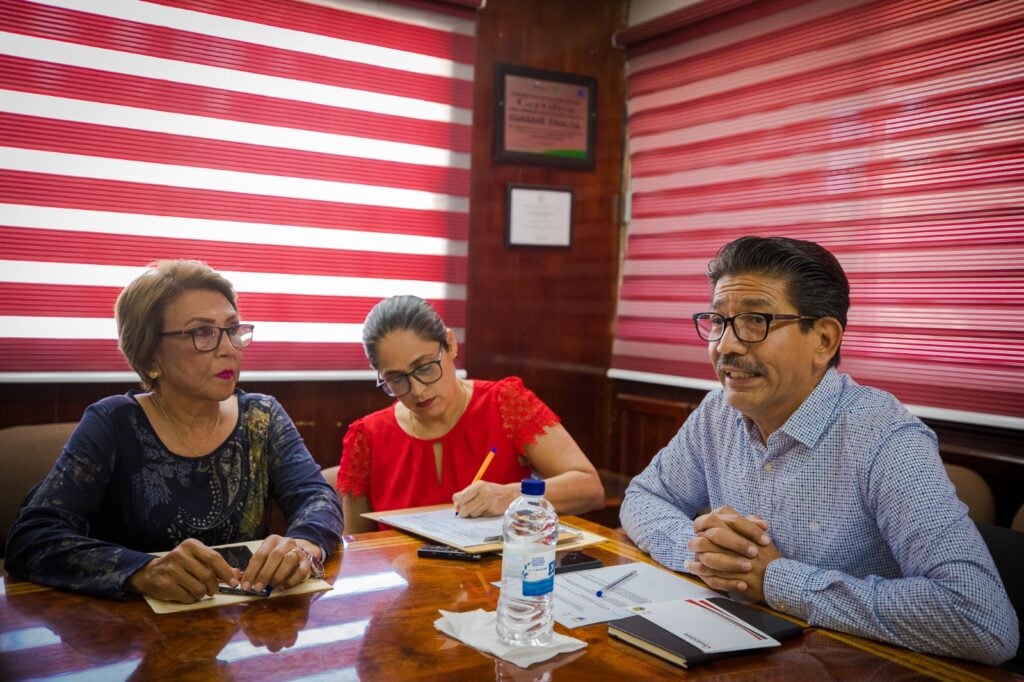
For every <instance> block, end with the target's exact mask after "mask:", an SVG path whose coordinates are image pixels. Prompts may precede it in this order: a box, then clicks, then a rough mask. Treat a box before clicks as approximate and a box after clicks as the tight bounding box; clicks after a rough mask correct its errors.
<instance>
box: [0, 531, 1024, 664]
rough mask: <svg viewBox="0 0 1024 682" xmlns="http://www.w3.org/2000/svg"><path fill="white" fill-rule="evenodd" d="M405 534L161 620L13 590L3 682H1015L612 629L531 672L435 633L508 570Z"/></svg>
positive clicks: (815, 633) (147, 613)
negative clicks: (715, 649)
mask: <svg viewBox="0 0 1024 682" xmlns="http://www.w3.org/2000/svg"><path fill="white" fill-rule="evenodd" d="M565 520H566V521H567V522H569V523H572V524H573V525H577V526H579V527H581V528H584V529H586V530H590V531H593V532H596V533H599V534H601V535H602V536H604V537H607V538H608V539H609V540H608V541H607V542H605V543H602V544H600V545H595V546H593V547H588V548H587V549H586V551H587V552H588V553H589V554H592V555H594V556H596V557H598V558H600V559H601V560H603V561H604V563H605V565H613V564H621V563H627V562H630V561H649V558H648V557H647V556H646V555H644V554H643V553H642V552H640V551H639V550H638V549H636V547H634V546H633V545H632V544H631V543H630V542H629V540H628V539H627V538H626V537H625V535H623V534H622V533H621V532H616V531H612V530H609V529H607V528H603V527H601V526H597V525H595V524H591V523H588V522H587V521H584V520H582V519H575V518H572V517H569V518H566V519H565ZM421 544H423V541H422V540H419V539H417V538H415V537H412V536H409V535H406V534H404V533H401V532H398V531H386V532H380V533H366V534H362V535H355V536H350V537H346V538H345V545H344V549H343V550H342V551H339V552H337V553H336V555H335V556H334V557H333V558H332V560H331V561H330V562H329V564H328V566H327V569H328V571H327V580H328V582H330V583H332V584H333V589H332V590H331V591H329V592H319V593H314V594H305V595H296V596H285V597H280V598H276V599H275V598H271V599H268V600H260V601H255V602H252V603H249V604H237V605H232V606H224V607H218V608H207V609H201V610H196V611H188V612H181V613H175V614H165V615H157V614H155V613H153V612H152V611H151V610H150V608H149V606H148V605H147V604H146V603H145V602H144V601H143V600H141V599H135V600H130V601H125V602H118V601H110V600H105V599H96V598H92V597H85V596H79V595H75V594H70V593H66V592H60V591H57V590H50V589H48V588H44V587H40V586H38V585H34V584H32V583H26V582H22V581H19V580H15V579H13V578H11V577H7V578H6V579H5V580H4V590H3V594H2V595H0V680H21V679H39V678H46V677H53V676H60V677H61V679H75V677H81V678H83V679H84V678H88V679H96V680H117V679H129V678H130V679H138V680H150V679H174V680H206V679H230V680H293V679H307V680H312V679H323V680H357V679H361V680H401V679H425V678H426V679H430V678H444V679H448V680H488V679H495V680H534V679H538V680H577V679H579V680H589V681H591V682H593V681H595V680H606V679H643V680H650V679H658V678H665V677H672V676H686V677H695V678H714V679H725V678H728V679H773V680H815V681H817V680H824V679H856V680H863V679H872V680H910V679H921V678H939V679H957V680H963V679H1006V680H1013V679H1019V678H1015V676H1014V675H1012V674H1010V673H1008V672H1006V671H1003V670H1001V669H999V668H989V667H985V666H980V665H973V664H969V663H964V662H961V661H957V660H954V659H946V658H937V657H931V656H923V655H920V654H915V653H913V652H910V651H907V650H904V649H900V648H896V647H890V646H886V645H883V644H878V643H875V642H869V641H866V640H863V639H859V638H857V637H853V636H849V635H843V634H840V633H834V632H829V631H824V630H818V629H810V630H808V631H807V632H806V633H805V634H804V635H803V636H802V637H798V638H797V639H795V640H792V641H789V642H786V643H785V644H783V646H781V647H778V648H775V649H771V650H768V653H761V652H757V653H751V654H744V655H739V656H734V657H731V658H728V659H725V660H720V661H716V662H714V663H711V664H708V665H705V666H700V667H698V668H695V669H693V670H689V671H686V670H683V669H682V668H678V667H675V666H672V665H670V664H668V663H664V662H662V661H660V660H659V659H657V658H655V657H653V656H651V655H649V654H647V653H645V652H643V651H641V650H640V649H637V648H634V647H632V646H630V645H628V644H625V643H623V642H620V641H617V640H612V639H609V637H608V633H607V630H608V628H607V626H606V625H604V624H598V625H592V626H588V627H583V628H576V629H574V630H566V629H564V628H563V627H562V626H560V625H556V628H557V629H558V631H560V632H564V633H566V634H570V635H571V636H574V637H577V638H579V639H583V640H586V642H587V643H588V646H587V647H586V648H584V649H582V650H580V651H577V652H573V653H569V654H563V655H560V656H558V657H556V658H553V659H551V660H549V661H547V662H544V663H540V664H537V665H534V666H532V667H530V668H527V669H523V668H519V667H517V666H515V665H512V664H509V663H506V662H504V661H501V660H499V659H496V658H493V657H491V656H489V655H486V654H483V653H480V652H478V651H476V650H474V649H471V648H469V647H467V646H464V645H463V644H461V643H459V642H458V641H456V640H453V639H451V638H449V637H447V636H445V635H443V634H441V633H440V632H438V631H437V630H436V629H434V625H433V622H434V620H435V619H436V618H438V616H439V614H438V609H445V610H448V611H468V610H473V609H477V608H483V609H487V610H493V609H494V608H495V606H496V604H497V600H498V589H497V588H496V587H494V586H493V585H491V583H492V582H494V581H496V580H498V578H499V576H500V570H501V559H500V558H499V557H495V556H488V557H487V558H485V559H484V560H483V561H482V562H480V563H469V562H461V561H450V560H443V559H420V558H418V557H417V556H416V548H417V547H419V546H420V545H421Z"/></svg>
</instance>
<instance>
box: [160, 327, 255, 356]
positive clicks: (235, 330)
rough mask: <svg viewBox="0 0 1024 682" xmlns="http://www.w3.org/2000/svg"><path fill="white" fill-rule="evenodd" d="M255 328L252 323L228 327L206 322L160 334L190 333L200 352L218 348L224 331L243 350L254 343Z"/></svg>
mask: <svg viewBox="0 0 1024 682" xmlns="http://www.w3.org/2000/svg"><path fill="white" fill-rule="evenodd" d="M253 329H254V327H253V325H251V324H233V325H230V326H228V327H215V326H213V325H211V324H204V325H203V326H201V327H195V328H194V329H182V330H181V331H178V332H163V333H162V334H160V336H180V335H182V334H188V335H189V336H191V337H192V345H193V346H195V347H196V350H197V351H199V352H200V353H209V352H210V351H212V350H216V348H217V346H219V345H220V340H221V339H222V338H224V332H227V334H228V341H230V342H231V345H232V346H234V347H235V348H238V349H239V350H241V349H242V348H248V347H249V344H251V343H252V330H253Z"/></svg>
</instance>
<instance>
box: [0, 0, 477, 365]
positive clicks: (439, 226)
mask: <svg viewBox="0 0 1024 682" xmlns="http://www.w3.org/2000/svg"><path fill="white" fill-rule="evenodd" d="M474 29H475V26H474V19H473V14H472V13H471V11H470V10H464V11H462V12H461V13H459V11H455V12H454V13H453V11H452V10H451V8H448V9H447V10H446V11H445V12H443V13H442V12H432V11H426V10H423V9H417V8H410V7H407V6H402V5H397V4H396V5H392V4H389V3H382V2H369V1H364V0H331V1H324V2H318V3H313V2H299V1H296V0H246V2H236V1H234V0H153V1H150V2H140V1H136V0H105V1H104V2H83V1H78V0H38V1H31V2H28V1H24V0H0V380H6V381H25V380H47V379H49V380H62V381H73V380H96V379H111V378H120V377H125V378H128V377H129V376H130V375H129V374H127V373H126V372H127V370H128V366H127V363H126V362H125V361H124V359H123V358H122V357H121V356H120V354H119V353H118V351H117V343H116V333H115V327H114V322H113V304H114V300H115V298H116V296H117V294H118V292H119V291H120V289H121V288H122V287H123V286H124V285H125V284H126V283H127V282H128V281H130V280H131V279H132V278H133V277H135V276H136V275H137V274H138V273H140V272H141V271H142V270H143V266H144V265H145V264H146V263H148V262H150V261H152V260H155V259H160V258H182V257H185V258H200V259H202V260H205V261H206V262H207V263H209V264H210V265H211V266H212V267H213V268H214V269H216V270H218V271H220V272H222V273H223V274H225V275H226V276H227V277H228V279H230V280H231V281H232V282H233V283H234V285H235V287H236V289H237V290H238V291H239V293H240V295H239V307H240V311H241V313H242V316H243V319H244V320H245V321H249V322H253V323H255V325H256V335H255V339H256V341H255V343H253V345H252V346H251V347H250V348H249V349H248V350H247V351H246V355H245V370H246V376H249V377H254V376H255V377H257V378H275V377H280V378H297V377H321V378H327V377H336V378H337V377H341V378H343V377H347V376H362V375H363V374H364V373H365V371H366V369H367V364H366V359H365V357H364V355H363V353H362V350H361V347H360V344H359V339H360V330H361V323H362V320H363V318H364V317H365V315H366V313H367V311H368V310H369V308H370V307H371V306H372V305H373V304H374V303H376V302H377V301H378V300H379V299H381V298H382V297H385V296H389V295H392V294H397V293H415V294H418V295H420V296H423V297H424V298H427V299H430V300H431V301H432V302H434V303H435V304H436V305H437V307H438V310H439V312H440V313H441V315H442V316H444V318H445V319H446V321H447V322H448V323H449V324H451V325H452V326H453V327H456V329H457V330H458V331H459V333H460V334H461V327H463V326H464V318H465V299H466V245H467V236H468V204H469V156H470V155H469V151H470V124H471V112H470V107H471V102H472V83H473V66H472V63H473V55H474ZM111 372H120V374H117V375H114V374H110V373H111Z"/></svg>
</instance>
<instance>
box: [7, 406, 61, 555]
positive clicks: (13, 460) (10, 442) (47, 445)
mask: <svg viewBox="0 0 1024 682" xmlns="http://www.w3.org/2000/svg"><path fill="white" fill-rule="evenodd" d="M77 425H78V422H60V423H56V424H32V425H29V426H10V427H8V428H6V429H0V557H2V556H3V555H4V551H5V550H4V547H5V546H6V545H7V533H8V532H9V531H10V529H11V525H12V524H13V523H14V519H15V517H17V515H18V510H19V509H21V503H22V502H24V501H25V496H26V495H28V491H29V490H31V489H32V486H34V485H35V484H36V483H39V481H41V480H43V477H44V476H46V474H47V472H49V471H50V468H51V467H53V463H54V462H55V461H57V457H58V456H59V455H60V453H61V450H63V449H64V443H66V442H67V440H68V437H69V436H70V435H71V432H72V431H74V430H75V427H76V426H77Z"/></svg>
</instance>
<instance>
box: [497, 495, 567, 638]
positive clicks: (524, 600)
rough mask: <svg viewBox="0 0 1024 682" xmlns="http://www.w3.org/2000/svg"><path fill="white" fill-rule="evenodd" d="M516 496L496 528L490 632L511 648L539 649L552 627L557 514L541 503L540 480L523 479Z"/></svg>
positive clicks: (543, 500)
mask: <svg viewBox="0 0 1024 682" xmlns="http://www.w3.org/2000/svg"><path fill="white" fill-rule="evenodd" d="M520 492H521V495H520V496H519V497H517V498H516V499H515V500H513V501H512V504H510V505H509V506H508V509H507V510H506V511H505V520H504V523H503V526H502V536H503V540H504V543H503V545H504V546H503V547H502V549H501V596H500V597H499V598H498V614H497V622H496V624H495V627H496V629H497V632H498V639H500V640H501V641H503V642H505V643H506V644H510V645H513V646H544V645H545V644H547V643H548V642H550V641H551V632H552V628H553V627H554V614H553V612H552V610H551V607H552V593H553V591H554V589H555V543H556V542H557V540H558V514H557V513H555V508H554V507H553V506H552V505H551V503H550V502H548V501H547V500H546V499H545V498H544V481H539V480H536V479H532V478H524V479H523V482H522V484H521V487H520Z"/></svg>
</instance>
